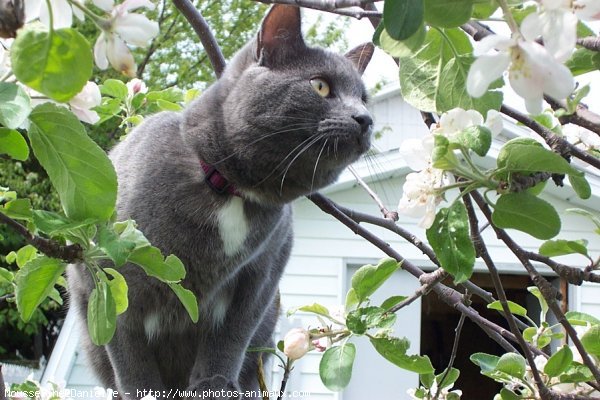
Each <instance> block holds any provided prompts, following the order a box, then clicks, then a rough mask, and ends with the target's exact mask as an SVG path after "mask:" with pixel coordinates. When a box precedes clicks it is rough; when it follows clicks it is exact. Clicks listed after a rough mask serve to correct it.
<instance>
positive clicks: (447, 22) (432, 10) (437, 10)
mask: <svg viewBox="0 0 600 400" xmlns="http://www.w3.org/2000/svg"><path fill="white" fill-rule="evenodd" d="M424 3H425V21H426V22H428V23H429V24H430V25H434V26H438V27H440V28H454V27H457V26H461V25H462V24H464V23H466V22H467V21H469V19H471V13H472V12H473V0H424Z"/></svg>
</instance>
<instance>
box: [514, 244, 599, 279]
mask: <svg viewBox="0 0 600 400" xmlns="http://www.w3.org/2000/svg"><path fill="white" fill-rule="evenodd" d="M525 255H526V256H527V258H529V259H530V260H533V261H539V262H541V263H544V264H546V265H547V266H549V267H550V268H552V270H553V271H554V272H555V273H556V274H557V275H558V276H560V277H561V278H564V279H565V280H566V281H567V282H569V283H570V284H572V285H577V286H581V284H582V283H583V282H584V281H587V282H594V283H600V275H598V274H595V273H594V272H593V270H588V269H587V268H586V269H584V270H581V269H579V268H575V267H569V266H568V265H564V264H561V263H558V262H556V261H554V260H553V259H551V258H549V257H545V256H542V255H541V254H538V253H534V252H532V251H526V252H525Z"/></svg>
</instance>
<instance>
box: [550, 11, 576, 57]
mask: <svg viewBox="0 0 600 400" xmlns="http://www.w3.org/2000/svg"><path fill="white" fill-rule="evenodd" d="M544 17H545V23H544V26H543V33H542V35H543V37H544V46H545V47H546V49H548V52H549V53H550V54H551V55H552V56H553V57H554V58H556V60H557V61H559V62H565V61H567V60H568V59H569V58H570V57H571V54H572V53H573V50H575V43H576V41H577V17H576V16H575V14H573V13H572V12H570V11H567V12H565V11H563V10H556V11H548V12H546V13H544Z"/></svg>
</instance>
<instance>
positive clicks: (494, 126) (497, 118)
mask: <svg viewBox="0 0 600 400" xmlns="http://www.w3.org/2000/svg"><path fill="white" fill-rule="evenodd" d="M484 125H485V126H486V127H487V128H488V129H489V130H490V131H491V132H492V137H496V136H498V135H499V134H500V132H502V130H503V129H504V127H503V123H502V114H500V113H499V112H498V111H496V110H489V111H488V112H487V118H486V119H485V124H484Z"/></svg>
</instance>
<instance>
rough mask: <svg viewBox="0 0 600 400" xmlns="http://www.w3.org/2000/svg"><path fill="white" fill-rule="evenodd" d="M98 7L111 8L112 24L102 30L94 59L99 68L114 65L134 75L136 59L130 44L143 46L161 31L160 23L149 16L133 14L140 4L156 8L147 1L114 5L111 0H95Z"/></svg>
mask: <svg viewBox="0 0 600 400" xmlns="http://www.w3.org/2000/svg"><path fill="white" fill-rule="evenodd" d="M93 1H94V4H95V5H96V6H98V7H99V8H101V9H103V10H105V11H107V12H108V11H109V10H110V15H111V17H110V27H109V28H107V29H105V30H103V32H102V33H101V34H100V36H98V39H97V40H96V44H95V45H94V59H95V60H96V65H97V66H98V67H99V68H100V69H106V68H108V65H109V63H110V65H112V67H113V68H114V69H116V70H117V71H120V72H122V73H123V74H125V75H127V76H130V77H134V76H135V61H134V59H133V55H132V54H131V51H130V50H129V48H128V47H127V44H132V45H135V46H140V47H144V46H146V45H147V44H148V42H149V41H150V40H151V39H152V38H153V37H155V36H156V35H157V34H158V24H157V23H156V22H155V21H150V20H149V19H148V18H146V16H144V15H141V14H135V13H131V12H130V11H133V10H135V9H137V8H140V7H146V8H149V9H153V8H154V5H153V4H152V3H151V2H150V1H148V0H125V1H124V2H123V3H121V4H119V5H116V6H115V5H114V3H113V2H112V0H93Z"/></svg>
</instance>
